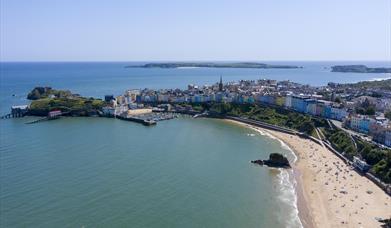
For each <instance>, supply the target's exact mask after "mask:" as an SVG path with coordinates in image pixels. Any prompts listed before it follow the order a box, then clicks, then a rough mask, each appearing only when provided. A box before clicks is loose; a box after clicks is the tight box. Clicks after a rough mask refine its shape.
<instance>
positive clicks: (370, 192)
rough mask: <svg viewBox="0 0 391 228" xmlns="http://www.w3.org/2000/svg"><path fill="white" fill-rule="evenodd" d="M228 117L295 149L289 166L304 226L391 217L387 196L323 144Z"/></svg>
mask: <svg viewBox="0 0 391 228" xmlns="http://www.w3.org/2000/svg"><path fill="white" fill-rule="evenodd" d="M228 121H230V122H234V123H237V124H240V125H242V126H246V127H249V128H252V129H254V130H257V131H262V132H267V133H269V134H271V135H272V136H274V137H276V138H278V139H280V140H282V141H283V142H284V143H286V144H287V145H288V146H289V147H290V148H291V149H292V150H293V151H294V152H295V154H296V156H297V157H298V160H297V161H296V163H295V164H293V169H294V173H295V176H296V179H297V182H298V187H297V189H296V192H297V195H298V208H299V215H300V219H301V220H302V223H303V225H304V227H371V228H372V227H380V225H381V223H379V222H378V221H377V220H376V217H380V218H389V217H391V197H389V196H388V195H387V194H386V193H385V192H383V191H382V190H381V189H380V188H379V187H378V186H377V185H375V184H374V183H372V182H371V181H369V180H368V179H367V178H365V177H363V176H361V175H359V174H358V173H357V172H356V171H354V170H351V168H350V167H348V166H347V165H346V164H345V163H344V162H343V161H342V160H341V159H340V158H338V157H337V156H336V155H334V154H333V153H332V152H331V151H330V150H328V149H327V148H325V147H323V146H321V145H319V144H316V143H314V142H313V141H311V140H309V139H304V138H300V137H299V136H294V135H290V134H286V133H282V132H278V131H272V130H267V129H263V128H259V127H254V126H251V125H248V124H244V123H240V122H236V121H231V120H228Z"/></svg>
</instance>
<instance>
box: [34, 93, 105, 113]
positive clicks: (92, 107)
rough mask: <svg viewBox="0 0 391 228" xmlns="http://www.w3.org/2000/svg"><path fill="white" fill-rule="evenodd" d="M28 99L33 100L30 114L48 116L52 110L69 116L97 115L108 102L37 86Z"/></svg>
mask: <svg viewBox="0 0 391 228" xmlns="http://www.w3.org/2000/svg"><path fill="white" fill-rule="evenodd" d="M27 99H29V100H32V102H31V104H30V106H29V110H28V115H32V116H47V115H48V114H49V113H50V112H51V111H61V113H62V115H69V116H96V115H98V114H99V112H100V111H101V110H102V108H103V107H104V106H106V105H107V102H105V101H103V100H101V99H96V98H92V97H90V98H87V97H81V96H80V95H79V94H73V93H71V92H70V91H68V90H55V89H52V88H51V87H35V88H34V89H33V90H32V91H31V92H30V93H29V94H28V95H27Z"/></svg>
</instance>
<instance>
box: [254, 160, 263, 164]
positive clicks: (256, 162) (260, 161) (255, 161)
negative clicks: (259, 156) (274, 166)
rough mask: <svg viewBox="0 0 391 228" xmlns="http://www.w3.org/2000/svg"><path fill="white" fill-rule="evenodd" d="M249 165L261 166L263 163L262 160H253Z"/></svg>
mask: <svg viewBox="0 0 391 228" xmlns="http://www.w3.org/2000/svg"><path fill="white" fill-rule="evenodd" d="M251 163H254V164H258V165H263V161H262V160H254V161H251Z"/></svg>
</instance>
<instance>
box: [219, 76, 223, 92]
mask: <svg viewBox="0 0 391 228" xmlns="http://www.w3.org/2000/svg"><path fill="white" fill-rule="evenodd" d="M219 91H223V77H222V76H221V75H220V83H219Z"/></svg>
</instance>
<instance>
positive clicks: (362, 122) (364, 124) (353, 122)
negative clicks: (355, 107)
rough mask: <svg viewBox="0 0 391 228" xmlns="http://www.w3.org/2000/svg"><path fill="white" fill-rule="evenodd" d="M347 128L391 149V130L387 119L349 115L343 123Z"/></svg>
mask: <svg viewBox="0 0 391 228" xmlns="http://www.w3.org/2000/svg"><path fill="white" fill-rule="evenodd" d="M343 125H344V127H346V128H350V129H352V130H354V131H357V132H360V133H363V134H366V135H369V136H371V137H372V140H373V141H375V142H378V143H380V144H383V145H386V146H388V147H391V128H390V121H389V120H388V119H387V118H381V117H376V118H372V117H369V116H366V115H353V114H352V115H349V116H348V117H346V118H345V119H344V121H343Z"/></svg>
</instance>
